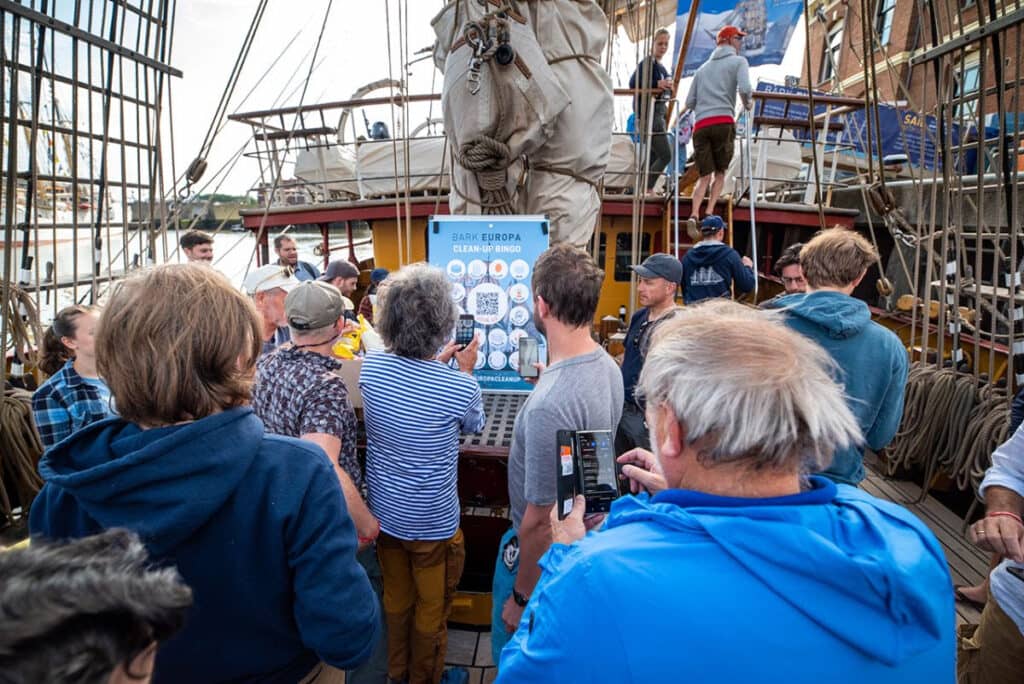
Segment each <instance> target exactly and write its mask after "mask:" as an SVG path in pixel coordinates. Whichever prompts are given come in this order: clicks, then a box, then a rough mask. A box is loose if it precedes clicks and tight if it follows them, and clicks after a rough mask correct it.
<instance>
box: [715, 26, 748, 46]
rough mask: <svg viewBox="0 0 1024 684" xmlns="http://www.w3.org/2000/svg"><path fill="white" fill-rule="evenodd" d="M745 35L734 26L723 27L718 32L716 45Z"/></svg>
mask: <svg viewBox="0 0 1024 684" xmlns="http://www.w3.org/2000/svg"><path fill="white" fill-rule="evenodd" d="M745 35H747V34H746V33H744V32H743V31H740V30H739V28H738V27H736V26H723V27H722V30H721V31H719V32H718V44H719V45H721V44H722V43H725V42H727V41H730V40H732V39H733V38H742V37H743V36H745Z"/></svg>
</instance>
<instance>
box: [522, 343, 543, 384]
mask: <svg viewBox="0 0 1024 684" xmlns="http://www.w3.org/2000/svg"><path fill="white" fill-rule="evenodd" d="M539 361H540V343H539V342H538V341H537V338H536V337H523V338H521V339H520V340H519V376H520V377H523V378H535V377H537V376H538V375H540V371H538V370H537V368H536V367H535V366H534V365H533V364H535V363H538V362H539Z"/></svg>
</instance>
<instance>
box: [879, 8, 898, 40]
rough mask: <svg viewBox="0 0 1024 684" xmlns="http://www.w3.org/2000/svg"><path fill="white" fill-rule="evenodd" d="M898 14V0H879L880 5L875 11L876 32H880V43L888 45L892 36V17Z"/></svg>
mask: <svg viewBox="0 0 1024 684" xmlns="http://www.w3.org/2000/svg"><path fill="white" fill-rule="evenodd" d="M895 14H896V0H878V7H877V10H876V12H875V33H877V34H878V44H879V45H880V46H881V45H888V44H889V38H890V37H891V36H892V18H893V16H895Z"/></svg>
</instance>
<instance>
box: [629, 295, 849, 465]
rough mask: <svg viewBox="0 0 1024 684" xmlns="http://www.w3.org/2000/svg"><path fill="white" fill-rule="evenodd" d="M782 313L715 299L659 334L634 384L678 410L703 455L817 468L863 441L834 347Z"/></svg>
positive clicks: (652, 401)
mask: <svg viewBox="0 0 1024 684" xmlns="http://www.w3.org/2000/svg"><path fill="white" fill-rule="evenodd" d="M781 321H782V314H780V313H778V312H773V311H759V310H757V309H750V308H748V307H745V306H741V305H739V304H736V303H734V302H729V301H724V300H718V301H708V302H705V303H703V304H700V305H698V306H688V307H686V308H685V309H684V310H683V311H681V312H680V313H679V314H678V315H676V316H675V317H674V318H673V319H672V320H671V321H668V322H666V323H665V324H663V325H661V326H659V329H658V330H657V331H656V332H655V333H654V339H653V340H652V342H651V349H650V351H649V352H648V354H647V358H646V360H645V361H644V368H643V371H642V372H641V373H640V383H639V388H638V391H639V393H640V394H641V395H642V396H643V397H644V399H645V400H646V401H647V405H648V406H649V407H651V406H658V405H663V406H668V407H670V408H671V409H672V411H673V413H674V414H675V416H676V420H677V421H678V422H679V424H680V425H681V426H683V427H684V428H685V435H686V443H687V445H689V446H691V447H694V448H696V449H697V451H698V458H699V459H700V460H701V461H702V462H704V463H708V464H714V463H728V462H734V463H740V462H745V463H748V464H749V465H750V466H751V467H753V468H774V469H780V470H785V469H791V468H792V469H797V470H802V471H811V472H819V471H821V470H823V469H824V468H825V467H827V466H828V464H829V463H830V462H831V460H832V454H833V453H834V451H835V450H836V449H838V448H847V447H848V446H850V445H852V444H860V443H862V442H863V439H862V437H861V431H860V427H859V426H858V424H857V420H856V418H854V416H853V413H852V412H851V411H850V409H849V407H848V406H847V404H846V399H845V397H844V394H843V388H842V387H841V386H839V385H838V384H837V383H836V382H835V381H834V380H833V379H832V375H831V374H832V372H834V371H835V363H834V362H833V361H832V358H831V357H830V356H829V354H828V352H826V351H825V350H824V349H822V348H821V347H820V346H818V345H817V344H815V343H814V342H812V341H811V340H808V339H807V338H805V337H803V336H802V335H800V334H799V333H796V332H794V331H792V330H790V329H789V328H787V327H786V326H785V325H784V324H783V323H782V322H781ZM765 350H771V352H770V354H771V359H770V363H767V362H766V361H767V359H766V357H765V354H766V352H765Z"/></svg>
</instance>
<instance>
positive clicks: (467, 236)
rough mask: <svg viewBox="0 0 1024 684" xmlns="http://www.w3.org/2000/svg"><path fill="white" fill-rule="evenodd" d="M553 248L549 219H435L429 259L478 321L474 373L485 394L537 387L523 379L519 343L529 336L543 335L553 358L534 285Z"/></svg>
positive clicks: (542, 350) (542, 348)
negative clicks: (537, 267)
mask: <svg viewBox="0 0 1024 684" xmlns="http://www.w3.org/2000/svg"><path fill="white" fill-rule="evenodd" d="M547 248H548V220H547V218H546V217H544V216H434V217H431V219H430V222H429V224H428V228H427V260H428V261H429V262H430V264H431V265H433V266H436V267H438V268H440V269H441V270H443V271H444V272H445V273H446V274H447V275H448V279H449V280H450V281H451V283H452V298H453V299H454V300H455V303H456V305H457V306H458V310H459V313H460V314H465V313H468V314H471V315H472V316H473V317H474V318H475V319H476V331H477V338H478V339H479V340H480V350H479V351H478V352H477V359H476V367H475V369H474V371H473V375H474V376H475V377H476V379H477V381H479V383H480V387H481V389H483V390H484V391H491V392H496V391H500V392H510V391H520V392H528V391H529V390H530V389H531V387H532V386H531V385H530V384H529V383H527V382H525V381H523V379H522V378H521V377H519V340H520V339H522V338H523V337H536V338H537V339H538V341H539V342H540V361H541V362H542V363H543V362H545V361H546V359H547V342H546V340H545V339H544V337H543V336H542V335H541V334H540V333H539V332H538V331H537V328H536V326H535V325H534V323H533V289H532V287H531V283H530V281H531V279H532V276H533V265H534V264H535V263H536V262H537V259H538V257H540V255H541V254H542V253H543V252H544V250H546V249H547ZM452 332H453V335H454V331H452ZM454 363H455V362H454V360H453V362H452V364H453V365H454Z"/></svg>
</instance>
